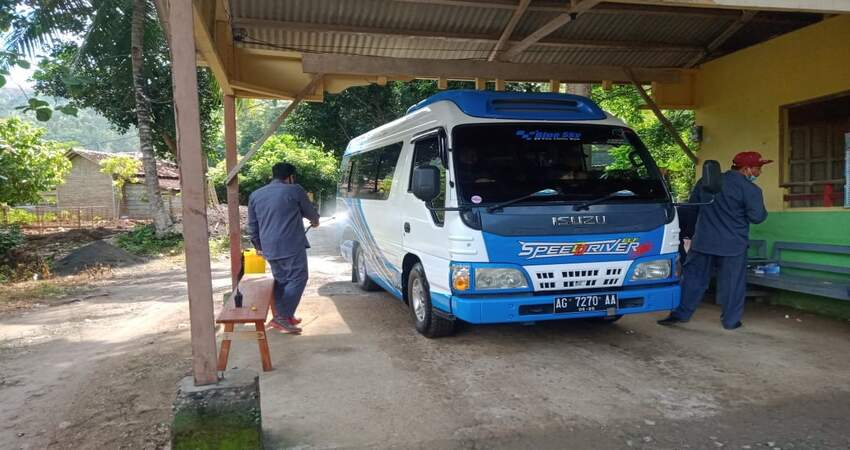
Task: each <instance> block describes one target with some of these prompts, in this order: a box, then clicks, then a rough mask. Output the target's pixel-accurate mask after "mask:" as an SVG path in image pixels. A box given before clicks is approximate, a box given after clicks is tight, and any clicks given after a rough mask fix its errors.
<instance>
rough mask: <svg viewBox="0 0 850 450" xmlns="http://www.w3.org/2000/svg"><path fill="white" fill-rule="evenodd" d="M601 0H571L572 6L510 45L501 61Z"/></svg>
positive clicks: (517, 53)
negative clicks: (576, 0) (579, 0)
mask: <svg viewBox="0 0 850 450" xmlns="http://www.w3.org/2000/svg"><path fill="white" fill-rule="evenodd" d="M601 2H602V0H581V2H579V3H576V2H575V0H572V2H571V3H572V6H571V7H570V8H569V10H568V11H566V12H563V13H561V14H559V15H558V16H557V17H555V18H554V19H552V20H550V21H549V22H547V23H545V24H544V25H543V26H542V27H540V28H538V29H537V30H536V31H535V32H533V33H531V34H529V35H528V36H526V37H525V38H524V39H523V40H521V41H519V43H517V44H516V45H512V46H511V48H509V49H508V51H506V52H505V54H504V55H502V60H503V61H510V60H512V59H514V58H516V57H517V56H519V54H520V53H522V52H524V51H525V50H526V49H528V48H529V47H531V46H532V45H534V44H536V43H537V42H539V41H540V40H541V39H543V38H545V37H546V36H549V35H550V34H552V33H554V32H555V31H556V30H557V29H558V28H561V27H562V26H564V25H566V24H568V23H570V22H571V21H573V20H574V19H575V18H576V17H577V16H578V15H579V14H581V13H583V12H585V11H587V10H588V9H590V8H593V7H594V6H596V5H597V4H598V3H601Z"/></svg>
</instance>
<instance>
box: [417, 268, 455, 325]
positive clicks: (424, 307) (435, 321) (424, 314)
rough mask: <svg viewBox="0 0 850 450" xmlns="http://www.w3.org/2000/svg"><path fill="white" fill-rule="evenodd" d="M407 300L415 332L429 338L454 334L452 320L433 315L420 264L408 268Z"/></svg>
mask: <svg viewBox="0 0 850 450" xmlns="http://www.w3.org/2000/svg"><path fill="white" fill-rule="evenodd" d="M407 298H408V307H409V308H410V317H411V318H413V323H414V324H415V325H416V331H418V332H419V333H421V334H422V335H423V336H425V337H429V338H436V337H442V336H448V335H450V334H452V333H454V330H455V323H454V321H453V320H449V319H446V318H445V317H441V316H439V315H437V314H434V309H433V305H431V289H430V287H429V286H428V279H427V278H426V277H425V269H423V268H422V263H416V264H414V265H413V267H411V268H410V274H409V275H408V276H407Z"/></svg>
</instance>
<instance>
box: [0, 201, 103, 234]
mask: <svg viewBox="0 0 850 450" xmlns="http://www.w3.org/2000/svg"><path fill="white" fill-rule="evenodd" d="M0 223H2V224H3V225H18V226H20V227H21V228H24V229H30V230H38V231H39V232H41V233H43V232H45V230H48V229H55V228H66V229H82V228H97V227H105V226H111V225H116V224H117V220H116V219H115V217H114V211H113V209H112V208H110V207H97V206H87V207H77V208H57V207H55V206H27V207H19V208H10V207H6V206H3V207H0Z"/></svg>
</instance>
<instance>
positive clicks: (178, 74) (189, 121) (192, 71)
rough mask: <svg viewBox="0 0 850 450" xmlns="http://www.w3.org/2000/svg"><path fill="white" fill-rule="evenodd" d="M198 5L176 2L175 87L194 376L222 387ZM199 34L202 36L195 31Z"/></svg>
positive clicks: (171, 15) (172, 20) (172, 17)
mask: <svg viewBox="0 0 850 450" xmlns="http://www.w3.org/2000/svg"><path fill="white" fill-rule="evenodd" d="M193 10H194V8H193V6H192V0H171V1H170V2H169V10H168V21H169V24H170V27H169V30H170V32H171V40H170V41H171V45H172V47H171V62H172V64H171V67H172V69H171V78H172V83H173V84H174V121H175V122H176V123H175V125H176V129H177V152H178V154H179V155H180V188H181V193H182V194H181V195H182V196H183V200H182V206H183V240H184V242H185V243H186V282H187V285H188V287H187V290H188V296H189V322H190V324H191V334H192V375H193V376H194V380H195V386H202V385H207V384H214V383H217V382H218V374H217V373H216V344H215V327H214V325H213V298H212V274H211V272H210V247H209V236H208V230H207V198H206V194H205V191H206V183H205V181H204V160H205V159H206V158H205V157H204V155H203V151H202V150H201V126H200V112H199V107H198V78H197V77H198V69H197V67H196V66H195V35H194V34H193V28H194V27H197V25H198V23H197V14H195V12H194V11H193ZM195 31H197V30H195Z"/></svg>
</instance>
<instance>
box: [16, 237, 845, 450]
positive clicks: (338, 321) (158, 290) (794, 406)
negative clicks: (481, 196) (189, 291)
mask: <svg viewBox="0 0 850 450" xmlns="http://www.w3.org/2000/svg"><path fill="white" fill-rule="evenodd" d="M332 234H333V233H332V230H330V229H328V228H320V229H319V230H315V231H311V232H310V235H309V237H310V239H311V242H312V244H313V248H312V250H311V253H310V269H311V282H310V285H309V286H308V289H307V292H306V294H305V298H304V300H303V302H302V306H301V308H300V309H299V315H300V316H302V317H303V319H304V325H305V332H304V334H303V335H301V336H291V335H280V334H270V346H271V350H272V362H273V364H274V365H275V370H274V371H272V372H267V373H263V374H262V375H261V392H262V402H263V427H264V430H265V432H266V443H267V448H298V449H327V448H399V449H402V448H403V449H407V448H429V449H441V448H447V449H448V448H451V449H454V448H464V449H467V448H469V449H471V448H528V449H537V448H577V449H584V448H600V449H603V448H604V449H609V448H624V449H626V448H645V449H655V448H658V449H683V448H692V449H703V448H705V449H717V448H734V449H738V448H743V449H746V448H752V449H758V448H762V449H767V448H773V449H777V448H779V449H786V450H787V449H790V448H794V449H833V448H835V449H839V448H841V449H845V448H850V433H848V432H847V430H848V429H850V377H848V375H847V374H848V373H850V358H848V357H847V348H848V343H850V324H848V323H846V322H839V321H835V320H831V319H828V318H823V317H816V316H812V315H801V314H799V313H797V312H795V311H793V310H790V309H784V308H777V307H771V306H765V305H749V306H748V308H747V311H746V313H745V319H744V320H745V326H744V328H743V329H741V330H739V331H734V332H728V331H724V330H722V329H721V328H720V325H719V323H718V316H719V311H718V310H717V308H716V307H714V306H712V305H704V306H703V307H702V308H701V310H700V312H699V313H698V315H697V317H696V319H695V320H694V321H692V322H691V323H689V324H687V325H685V326H681V327H678V328H673V329H668V328H662V327H659V326H657V325H655V323H654V321H653V319H655V318H656V316H653V315H649V316H636V317H627V318H624V319H623V320H621V321H620V322H618V323H616V324H613V325H599V324H592V323H587V322H583V321H565V322H555V323H540V324H537V325H534V326H520V325H516V326H515V325H498V326H474V327H473V326H467V327H464V328H462V329H461V330H460V332H459V333H458V334H457V335H456V336H454V337H450V338H446V339H439V340H428V339H425V338H423V337H422V336H419V335H418V334H417V333H416V332H415V330H414V329H413V327H412V326H411V324H410V322H409V318H408V313H407V310H406V308H405V307H404V305H402V304H401V303H400V302H398V301H397V300H395V299H394V298H393V297H391V296H390V295H388V294H386V293H383V292H374V293H363V292H360V291H358V290H357V289H356V288H355V287H354V286H353V285H352V284H351V283H349V282H348V279H349V277H350V267H349V266H348V265H347V264H345V263H343V262H342V261H341V260H340V259H339V258H338V257H337V256H336V248H335V246H334V245H333V244H332V239H331V236H332ZM213 279H214V288H215V291H216V293H217V294H216V301H217V302H218V301H219V300H220V297H221V293H223V292H224V291H226V290H227V288H228V284H229V281H228V274H227V261H220V262H217V263H215V264H214V267H213ZM88 289H89V290H88V291H87V292H86V293H85V295H84V296H81V300H80V301H79V302H73V303H68V304H63V305H60V306H53V307H43V308H38V309H34V310H29V311H15V312H12V313H6V314H2V315H0V399H2V406H3V407H2V408H0V448H2V449H7V448H8V449H17V448H30V449H42V448H47V449H78V448H79V449H95V448H97V449H112V448H134V449H135V448H144V449H155V448H166V447H167V441H168V433H169V429H168V423H169V421H170V405H171V402H172V400H173V398H174V395H175V389H176V385H177V381H178V380H179V379H180V378H181V377H182V376H183V375H185V374H186V373H187V371H188V369H189V367H190V359H189V358H190V349H189V342H188V337H189V336H188V305H187V300H186V294H185V273H184V270H183V265H182V262H181V261H178V260H159V261H154V262H150V263H146V264H144V265H139V266H134V267H132V268H126V269H119V270H116V272H115V274H114V276H113V277H112V278H110V279H107V280H103V281H97V282H93V283H91V284H90V285H89V288H88ZM230 362H231V367H233V366H238V367H248V368H252V369H255V370H257V371H260V367H259V357H258V354H257V348H256V345H255V344H253V343H251V342H246V341H235V342H234V346H233V350H232V352H231V361H230Z"/></svg>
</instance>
